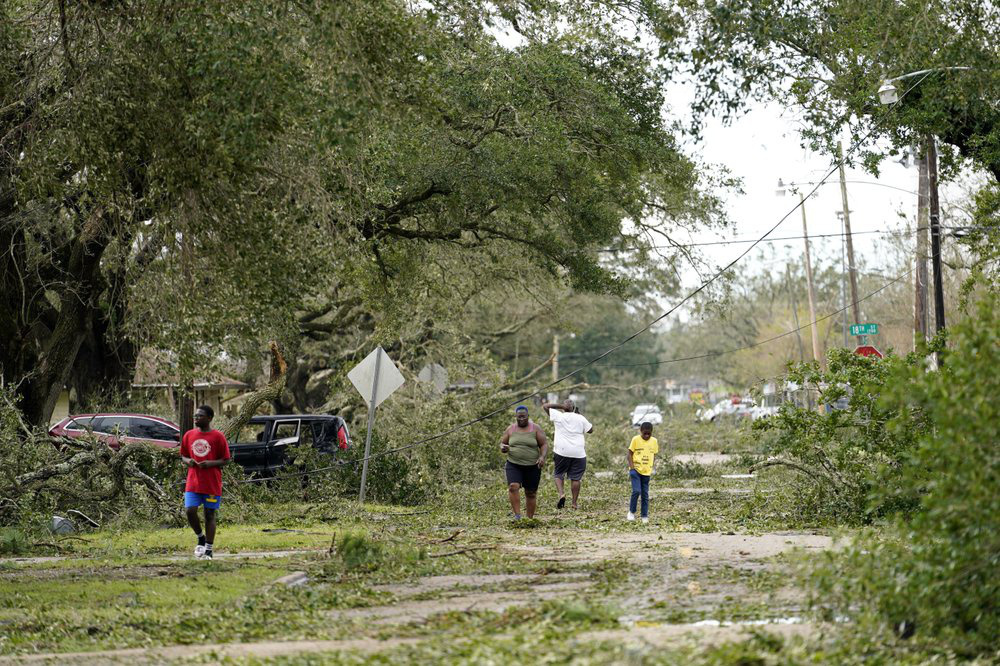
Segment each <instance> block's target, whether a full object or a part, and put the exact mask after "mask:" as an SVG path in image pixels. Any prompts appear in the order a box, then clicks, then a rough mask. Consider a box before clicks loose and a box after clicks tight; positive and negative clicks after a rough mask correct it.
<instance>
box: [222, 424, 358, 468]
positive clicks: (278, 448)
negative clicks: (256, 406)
mask: <svg viewBox="0 0 1000 666" xmlns="http://www.w3.org/2000/svg"><path fill="white" fill-rule="evenodd" d="M350 444H351V436H350V433H349V432H348V430H347V423H345V422H344V419H342V418H341V417H339V416H331V415H329V414H277V415H274V416H254V417H253V418H251V419H250V420H249V421H248V422H247V424H246V425H245V426H243V427H242V428H241V429H240V432H239V433H237V435H236V437H235V442H230V443H229V451H230V453H231V454H232V456H233V460H234V461H235V462H236V463H237V464H238V465H240V466H241V467H243V469H244V470H246V471H247V472H248V473H252V474H260V475H263V476H271V475H273V474H274V473H275V472H276V471H278V470H279V469H281V468H282V467H284V466H285V465H287V464H288V463H289V462H290V460H291V453H292V451H293V450H294V448H295V447H301V446H309V447H312V448H314V449H316V450H317V451H319V452H320V453H323V454H327V455H330V456H333V457H336V455H337V454H338V453H339V452H340V451H346V450H347V449H348V447H349V446H350Z"/></svg>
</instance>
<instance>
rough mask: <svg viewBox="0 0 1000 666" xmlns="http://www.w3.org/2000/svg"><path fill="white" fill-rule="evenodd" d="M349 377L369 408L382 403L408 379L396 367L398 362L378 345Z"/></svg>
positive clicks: (355, 367)
mask: <svg viewBox="0 0 1000 666" xmlns="http://www.w3.org/2000/svg"><path fill="white" fill-rule="evenodd" d="M376 368H377V370H376ZM376 372H378V382H377V384H376V382H375V373H376ZM347 378H348V379H350V380H351V383H352V384H354V388H356V389H358V393H360V394H361V397H362V398H364V399H365V402H367V403H368V407H369V408H371V407H378V406H379V405H381V404H382V402H383V401H384V400H385V399H386V398H388V397H389V396H390V395H392V393H393V392H394V391H395V390H396V389H398V388H399V387H400V386H402V385H403V382H404V381H406V380H404V379H403V375H402V374H400V372H399V370H398V369H397V368H396V364H395V363H393V362H392V359H391V358H389V355H388V354H386V353H385V350H384V349H382V348H381V347H376V348H375V350H374V351H373V352H372V353H370V354H368V356H366V357H365V360H363V361H361V363H358V364H357V365H356V366H354V367H353V368H352V369H351V371H350V372H348V373H347ZM373 391H374V393H375V400H374V403H373V402H372V392H373Z"/></svg>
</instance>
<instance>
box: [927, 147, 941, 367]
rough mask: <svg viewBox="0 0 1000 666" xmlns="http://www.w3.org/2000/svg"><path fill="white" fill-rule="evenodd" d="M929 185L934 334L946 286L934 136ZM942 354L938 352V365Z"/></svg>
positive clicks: (929, 168) (928, 177) (928, 178)
mask: <svg viewBox="0 0 1000 666" xmlns="http://www.w3.org/2000/svg"><path fill="white" fill-rule="evenodd" d="M927 185H928V190H929V192H930V202H929V203H930V223H931V225H930V226H931V269H932V270H933V272H934V334H935V335H936V334H938V333H940V332H941V331H943V330H944V326H945V324H944V286H943V284H942V277H941V208H940V202H939V201H938V159H937V146H936V145H935V143H934V137H933V136H928V137H927ZM940 365H941V355H940V354H938V366H939V367H940Z"/></svg>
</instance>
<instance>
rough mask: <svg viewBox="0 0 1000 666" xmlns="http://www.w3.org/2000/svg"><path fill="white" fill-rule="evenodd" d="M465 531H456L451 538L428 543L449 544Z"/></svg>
mask: <svg viewBox="0 0 1000 666" xmlns="http://www.w3.org/2000/svg"><path fill="white" fill-rule="evenodd" d="M464 531H465V530H455V531H454V532H452V533H451V536H448V537H445V538H443V539H432V540H431V541H428V542H427V543H448V542H449V541H453V540H454V539H455V538H456V537H458V535H459V534H461V533H462V532H464Z"/></svg>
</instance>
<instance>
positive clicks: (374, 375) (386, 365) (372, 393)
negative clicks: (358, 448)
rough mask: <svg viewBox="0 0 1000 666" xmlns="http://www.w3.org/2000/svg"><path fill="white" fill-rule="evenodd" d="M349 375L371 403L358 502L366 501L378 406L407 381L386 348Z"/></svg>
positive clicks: (376, 352) (369, 355) (371, 356)
mask: <svg viewBox="0 0 1000 666" xmlns="http://www.w3.org/2000/svg"><path fill="white" fill-rule="evenodd" d="M347 378H348V379H350V380H351V383H352V384H354V388H356V389H358V393H360V394H361V397H362V398H364V399H365V402H367V403H368V432H367V433H365V458H364V462H362V464H361V489H360V490H359V491H358V501H359V502H361V503H364V501H365V485H366V484H367V482H368V458H370V457H371V455H370V454H371V450H372V430H374V429H375V409H376V408H377V407H378V406H379V405H380V404H382V402H383V401H384V400H385V399H386V398H388V397H389V396H390V395H392V393H393V391H395V390H396V389H398V388H399V387H400V386H402V385H403V382H404V381H405V380H404V379H403V375H402V374H400V372H399V369H398V368H396V364H395V363H393V362H392V359H391V358H389V355H388V354H386V353H385V350H384V349H382V347H376V348H375V351H373V352H372V353H371V354H368V356H366V357H365V360H363V361H361V363H358V364H357V365H356V366H354V367H353V368H351V371H350V372H348V373H347Z"/></svg>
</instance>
